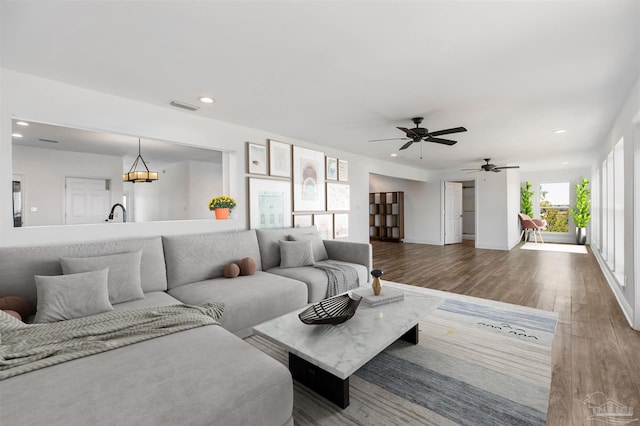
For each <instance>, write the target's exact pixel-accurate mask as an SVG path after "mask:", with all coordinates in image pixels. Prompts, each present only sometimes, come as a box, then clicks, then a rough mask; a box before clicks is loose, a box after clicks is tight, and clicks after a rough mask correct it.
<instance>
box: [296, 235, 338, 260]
mask: <svg viewBox="0 0 640 426" xmlns="http://www.w3.org/2000/svg"><path fill="white" fill-rule="evenodd" d="M288 237H289V239H290V240H291V241H304V240H309V241H311V248H312V249H313V259H314V260H315V261H316V262H321V261H323V260H327V259H329V255H328V254H327V249H326V248H325V247H324V242H323V241H322V237H321V236H320V233H319V232H315V233H313V234H293V235H288Z"/></svg>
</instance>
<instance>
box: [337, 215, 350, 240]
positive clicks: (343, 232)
mask: <svg viewBox="0 0 640 426" xmlns="http://www.w3.org/2000/svg"><path fill="white" fill-rule="evenodd" d="M333 236H334V238H344V237H348V236H349V213H340V214H334V215H333Z"/></svg>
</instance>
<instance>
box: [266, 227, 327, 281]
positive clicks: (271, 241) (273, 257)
mask: <svg viewBox="0 0 640 426" xmlns="http://www.w3.org/2000/svg"><path fill="white" fill-rule="evenodd" d="M255 231H256V236H257V237H258V245H259V246H260V256H261V258H262V270H263V271H267V270H269V269H271V268H275V267H277V266H280V249H279V245H278V241H280V240H287V239H289V238H288V236H289V235H300V234H313V233H315V232H318V230H317V229H316V227H315V226H305V227H303V228H282V229H256V230H255Z"/></svg>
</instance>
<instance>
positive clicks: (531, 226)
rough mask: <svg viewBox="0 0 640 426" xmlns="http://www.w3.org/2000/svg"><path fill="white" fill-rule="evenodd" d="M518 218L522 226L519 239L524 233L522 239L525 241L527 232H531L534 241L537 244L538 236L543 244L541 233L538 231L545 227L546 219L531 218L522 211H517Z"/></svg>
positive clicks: (527, 235)
mask: <svg viewBox="0 0 640 426" xmlns="http://www.w3.org/2000/svg"><path fill="white" fill-rule="evenodd" d="M518 218H519V219H520V226H522V232H521V233H520V240H521V239H522V236H523V235H524V237H525V238H524V240H525V241H527V239H528V237H529V234H530V233H533V240H534V241H535V243H536V244H538V237H540V242H541V243H542V244H544V240H543V239H542V233H541V232H540V231H544V230H545V229H547V221H546V220H541V219H531V218H530V217H529V216H527V215H526V214H523V213H518ZM518 241H519V240H518Z"/></svg>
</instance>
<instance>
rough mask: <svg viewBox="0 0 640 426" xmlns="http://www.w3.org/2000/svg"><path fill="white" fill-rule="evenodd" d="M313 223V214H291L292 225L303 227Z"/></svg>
mask: <svg viewBox="0 0 640 426" xmlns="http://www.w3.org/2000/svg"><path fill="white" fill-rule="evenodd" d="M311 225H313V216H312V215H310V214H296V215H294V216H293V227H294V228H304V227H305V226H311Z"/></svg>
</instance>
